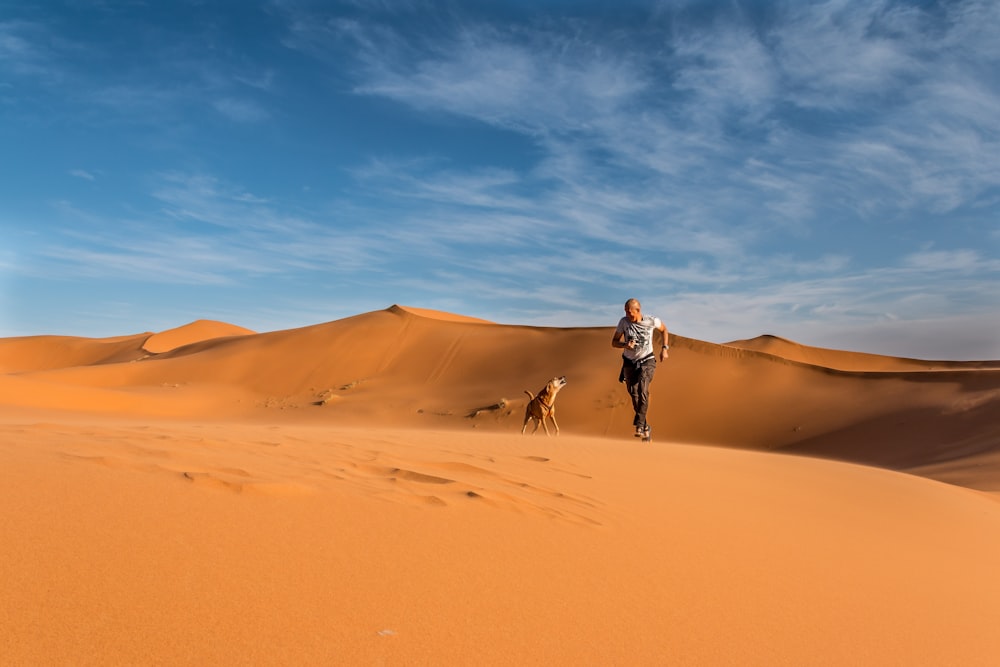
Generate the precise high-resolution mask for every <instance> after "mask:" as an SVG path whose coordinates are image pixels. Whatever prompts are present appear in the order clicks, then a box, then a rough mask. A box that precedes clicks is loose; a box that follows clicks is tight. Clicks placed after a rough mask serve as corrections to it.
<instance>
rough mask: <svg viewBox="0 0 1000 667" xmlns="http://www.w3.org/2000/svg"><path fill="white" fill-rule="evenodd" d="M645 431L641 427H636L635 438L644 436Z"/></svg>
mask: <svg viewBox="0 0 1000 667" xmlns="http://www.w3.org/2000/svg"><path fill="white" fill-rule="evenodd" d="M643 431H644V429H643V428H642V427H641V426H636V427H635V437H637V438H641V437H642V436H643Z"/></svg>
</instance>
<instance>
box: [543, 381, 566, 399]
mask: <svg viewBox="0 0 1000 667" xmlns="http://www.w3.org/2000/svg"><path fill="white" fill-rule="evenodd" d="M565 386H566V376H565V375H563V376H562V377H557V378H552V379H551V380H549V381H548V382H547V383H545V390H544V391H545V393H546V394H548V395H549V398H555V397H556V394H558V393H559V390H560V389H562V388H563V387H565Z"/></svg>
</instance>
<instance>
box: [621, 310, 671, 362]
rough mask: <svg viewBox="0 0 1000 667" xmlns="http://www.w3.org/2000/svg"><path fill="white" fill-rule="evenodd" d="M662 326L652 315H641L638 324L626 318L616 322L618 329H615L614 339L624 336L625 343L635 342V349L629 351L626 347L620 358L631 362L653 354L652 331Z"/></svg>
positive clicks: (658, 319)
mask: <svg viewBox="0 0 1000 667" xmlns="http://www.w3.org/2000/svg"><path fill="white" fill-rule="evenodd" d="M661 326H663V323H662V322H660V318H658V317H654V316H652V315H643V316H642V319H641V320H639V321H638V322H632V321H630V320H629V319H628V317H623V318H621V320H619V321H618V328H617V329H615V339H617V338H618V334H621V333H624V334H625V342H626V343H627V342H629V341H630V340H634V341H635V347H634V348H632V349H631V350H630V349H628V348H627V347H626V348H625V349H624V350H622V356H623V357H625V358H626V359H629V360H631V361H638V360H639V359H645V358H646V357H648V356H649V355H651V354H653V331H654V330H656V329H659V328H660V327H661Z"/></svg>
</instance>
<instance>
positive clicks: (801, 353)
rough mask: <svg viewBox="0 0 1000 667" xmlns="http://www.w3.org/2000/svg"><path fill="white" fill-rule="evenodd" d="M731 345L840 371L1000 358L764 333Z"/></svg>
mask: <svg viewBox="0 0 1000 667" xmlns="http://www.w3.org/2000/svg"><path fill="white" fill-rule="evenodd" d="M725 345H726V346H728V347H735V348H739V349H742V350H753V351H756V352H763V353H765V354H771V355H774V356H776V357H781V358H782V359H787V360H789V361H795V362H798V363H803V364H810V365H813V366H822V367H824V368H831V369H834V370H841V371H936V370H980V369H998V368H1000V361H934V360H926V359H910V358H906V357H893V356H887V355H881V354H869V353H867V352H849V351H846V350H833V349H827V348H822V347H813V346H809V345H803V344H801V343H796V342H795V341H792V340H788V339H787V338H782V337H780V336H774V335H772V334H764V335H761V336H757V337H756V338H748V339H745V340H735V341H731V342H729V343H725Z"/></svg>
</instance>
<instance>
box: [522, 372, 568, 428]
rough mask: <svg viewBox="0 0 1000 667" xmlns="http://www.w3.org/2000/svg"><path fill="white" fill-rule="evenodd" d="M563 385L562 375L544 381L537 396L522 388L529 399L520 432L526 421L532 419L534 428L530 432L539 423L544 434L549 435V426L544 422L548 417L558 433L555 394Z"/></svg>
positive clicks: (563, 377) (564, 382) (564, 384)
mask: <svg viewBox="0 0 1000 667" xmlns="http://www.w3.org/2000/svg"><path fill="white" fill-rule="evenodd" d="M565 386H566V376H565V375H564V376H562V377H558V378H552V379H551V380H549V381H548V382H546V383H545V386H544V387H542V390H541V391H540V392H538V396H535V395H534V394H532V393H531V392H530V391H528V390H527V389H525V390H524V393H525V394H527V395H528V398H530V399H531V400H529V401H528V406H527V407H526V408H525V409H524V424H522V425H521V433H522V434H523V433H524V429H526V428H528V422H529V421H531V420H532V419H534V420H535V428H534V430H532V431H531V432H532V433H534V432H535V431H537V430H538V425H539V424H541V425H542V427H543V428H544V429H545V435H549V427H548V426H546V424H545V419H546V418H549V419H551V420H552V425H553V426H555V427H556V435H559V424H558V423H556V394H558V393H559V390H560V389H562V388H563V387H565Z"/></svg>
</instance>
